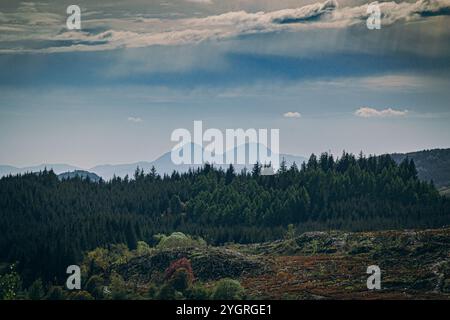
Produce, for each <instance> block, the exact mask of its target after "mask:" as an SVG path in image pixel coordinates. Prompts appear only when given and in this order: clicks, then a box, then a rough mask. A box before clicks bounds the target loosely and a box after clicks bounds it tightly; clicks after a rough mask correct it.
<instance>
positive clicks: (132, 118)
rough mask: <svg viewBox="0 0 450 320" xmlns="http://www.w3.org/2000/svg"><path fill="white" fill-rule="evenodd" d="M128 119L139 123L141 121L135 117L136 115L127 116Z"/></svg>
mask: <svg viewBox="0 0 450 320" xmlns="http://www.w3.org/2000/svg"><path fill="white" fill-rule="evenodd" d="M128 121H130V122H134V123H140V122H142V119H141V118H136V117H128Z"/></svg>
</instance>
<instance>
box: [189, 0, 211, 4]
mask: <svg viewBox="0 0 450 320" xmlns="http://www.w3.org/2000/svg"><path fill="white" fill-rule="evenodd" d="M184 1H186V2H193V3H205V4H211V3H213V1H212V0H184Z"/></svg>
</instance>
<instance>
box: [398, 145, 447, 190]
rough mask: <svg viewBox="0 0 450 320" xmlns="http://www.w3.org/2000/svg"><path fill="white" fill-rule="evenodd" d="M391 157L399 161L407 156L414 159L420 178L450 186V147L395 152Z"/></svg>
mask: <svg viewBox="0 0 450 320" xmlns="http://www.w3.org/2000/svg"><path fill="white" fill-rule="evenodd" d="M391 157H392V158H393V159H394V160H395V161H396V162H397V163H400V162H401V161H403V160H404V159H405V158H409V159H413V160H414V163H415V164H416V168H417V172H418V175H419V178H420V179H422V180H425V181H431V180H433V182H434V184H435V185H436V186H437V187H444V186H450V149H432V150H423V151H417V152H410V153H395V154H391Z"/></svg>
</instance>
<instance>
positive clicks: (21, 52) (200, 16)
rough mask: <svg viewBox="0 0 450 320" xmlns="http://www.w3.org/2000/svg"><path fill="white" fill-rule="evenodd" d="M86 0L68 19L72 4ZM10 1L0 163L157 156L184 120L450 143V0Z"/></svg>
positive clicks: (352, 146) (379, 142)
mask: <svg viewBox="0 0 450 320" xmlns="http://www.w3.org/2000/svg"><path fill="white" fill-rule="evenodd" d="M71 4H77V5H78V6H79V7H80V8H81V29H80V30H68V29H67V26H66V20H67V17H68V16H69V15H68V14H67V13H66V9H67V7H68V6H69V5H71ZM378 4H379V8H380V12H381V29H379V30H377V29H375V30H370V29H368V28H367V26H366V21H367V18H368V17H369V14H368V13H367V8H368V3H367V2H364V1H359V0H350V1H334V0H328V1H322V2H320V1H319V2H316V1H314V0H312V1H303V0H296V1H294V0H277V1H269V0H220V1H219V0H163V1H157V0H154V1H153V0H147V1H144V0H131V1H126V2H125V1H118V0H104V1H97V2H94V1H87V0H75V1H74V0H71V1H65V0H62V1H61V0H58V1H56V0H45V1H43V2H21V1H15V0H13V1H7V2H5V1H2V2H1V3H0V150H1V151H0V164H8V165H15V166H29V165H36V164H41V163H67V164H71V165H76V166H79V167H83V168H90V167H93V166H95V165H98V164H107V163H110V164H116V163H132V162H137V161H151V160H154V159H155V158H157V157H158V156H160V155H161V154H163V153H165V152H167V151H170V149H171V148H172V147H173V146H174V144H175V142H172V141H171V140H170V136H171V133H172V131H174V130H175V129H177V128H186V129H188V130H193V121H194V120H202V121H203V125H204V127H205V128H218V129H221V130H225V129H227V128H231V129H236V128H244V129H247V128H257V129H258V128H267V129H279V130H280V151H281V152H282V153H289V154H295V155H303V156H309V155H310V154H311V153H316V154H320V153H321V152H332V153H334V154H337V155H339V154H341V153H342V151H343V150H346V151H348V152H353V153H359V152H360V151H363V152H364V153H366V154H382V153H391V152H409V151H416V150H423V149H430V148H437V147H441V148H446V147H450V144H449V141H450V126H449V125H448V124H449V120H450V103H449V101H450V90H449V88H450V59H449V58H450V28H449V27H448V26H449V22H450V0H426V1H414V0H413V1H407V2H406V1H405V2H402V1H398V2H379V3H378Z"/></svg>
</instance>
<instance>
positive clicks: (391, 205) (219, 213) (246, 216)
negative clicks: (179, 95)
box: [0, 153, 450, 281]
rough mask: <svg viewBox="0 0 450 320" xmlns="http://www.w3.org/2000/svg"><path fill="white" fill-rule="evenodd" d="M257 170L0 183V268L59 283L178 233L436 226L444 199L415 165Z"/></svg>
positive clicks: (250, 235) (46, 174) (240, 237)
mask: <svg viewBox="0 0 450 320" xmlns="http://www.w3.org/2000/svg"><path fill="white" fill-rule="evenodd" d="M261 170H262V168H261V165H260V164H255V165H254V167H253V168H252V170H249V171H246V170H243V171H242V172H239V173H237V172H235V169H234V167H233V166H231V165H230V167H229V168H228V169H227V170H224V169H221V168H216V167H214V166H213V165H209V164H206V165H204V166H203V167H202V168H199V169H196V170H190V171H188V172H186V173H178V172H173V173H172V174H171V175H163V176H161V175H159V174H158V173H157V171H156V169H155V168H153V169H152V170H151V171H150V172H148V173H145V172H143V171H142V170H140V169H139V168H138V169H137V170H136V172H135V174H134V177H125V178H119V177H114V178H113V179H111V180H110V181H103V180H101V181H100V182H91V181H90V180H89V179H83V178H79V177H74V178H70V179H66V180H62V181H61V180H60V179H58V176H57V175H55V174H54V172H53V171H47V170H44V171H42V172H40V173H29V174H23V175H15V176H12V175H10V176H7V177H4V178H2V179H0V261H3V262H8V263H17V268H18V270H19V271H20V272H21V275H22V278H23V279H24V280H25V281H27V279H29V280H34V279H36V278H38V277H40V278H42V279H45V280H46V281H52V280H55V281H58V280H61V279H63V278H64V277H65V268H66V267H67V266H68V265H71V264H76V263H77V262H79V261H81V260H82V257H83V253H84V252H86V251H87V250H91V249H93V248H96V247H101V246H108V245H110V244H114V243H124V244H126V245H127V246H128V247H129V248H130V249H135V248H136V245H137V241H138V240H143V241H146V242H148V243H152V241H154V240H153V236H154V235H155V234H159V233H166V234H170V233H171V232H173V231H181V232H184V233H187V234H191V235H196V236H201V237H203V238H204V239H205V240H206V241H207V242H208V243H211V244H216V245H220V244H224V243H227V242H240V243H252V242H262V241H270V240H274V239H279V238H281V237H283V235H284V234H285V232H286V228H287V226H288V225H289V224H293V225H295V226H296V230H297V231H298V232H302V231H308V230H326V229H341V230H349V231H360V230H375V229H378V230H379V229H388V228H392V229H393V228H423V227H440V226H443V225H446V224H449V221H450V200H449V199H446V198H444V197H441V196H440V195H439V193H438V191H437V190H436V188H435V186H434V185H433V183H432V182H425V181H421V180H419V179H418V177H417V170H416V167H415V164H414V162H413V160H410V159H405V160H403V161H402V162H401V163H400V164H398V165H397V164H396V162H395V161H393V160H392V158H391V157H390V156H389V155H383V156H369V157H366V156H364V155H362V154H360V155H359V156H354V155H352V154H348V153H343V154H342V156H341V157H339V158H338V159H335V158H334V157H333V156H332V155H330V154H327V153H323V154H322V155H320V156H319V157H317V156H315V155H312V156H311V157H310V159H309V160H308V161H307V162H305V163H303V164H301V165H300V167H298V166H297V165H296V164H293V165H292V166H290V167H287V166H286V164H285V162H284V161H283V162H282V163H281V166H280V169H279V170H278V171H277V173H276V174H275V175H272V176H265V175H261Z"/></svg>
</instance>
